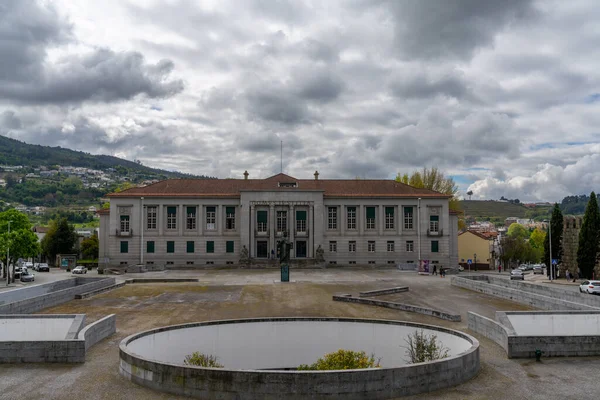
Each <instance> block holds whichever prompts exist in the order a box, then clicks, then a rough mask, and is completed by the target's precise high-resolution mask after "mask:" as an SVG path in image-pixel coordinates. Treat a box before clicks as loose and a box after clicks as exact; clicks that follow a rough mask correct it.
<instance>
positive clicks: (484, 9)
mask: <svg viewBox="0 0 600 400" xmlns="http://www.w3.org/2000/svg"><path fill="white" fill-rule="evenodd" d="M388 4H389V7H391V10H392V13H393V15H394V20H395V37H396V44H397V46H398V49H399V51H400V52H401V56H402V57H403V58H408V59H412V58H424V59H429V58H452V59H468V58H470V57H471V56H472V55H473V53H474V52H475V51H476V50H477V49H478V48H481V47H484V46H489V45H491V44H493V41H494V37H495V35H496V34H497V33H498V32H499V31H501V30H503V29H505V28H506V27H507V26H508V25H510V24H511V23H514V22H520V21H525V20H528V19H530V18H533V17H534V16H535V15H537V12H536V10H535V9H534V6H533V1H532V0H504V1H482V0H453V1H436V2H431V1H412V0H404V1H395V0H390V1H389V2H388Z"/></svg>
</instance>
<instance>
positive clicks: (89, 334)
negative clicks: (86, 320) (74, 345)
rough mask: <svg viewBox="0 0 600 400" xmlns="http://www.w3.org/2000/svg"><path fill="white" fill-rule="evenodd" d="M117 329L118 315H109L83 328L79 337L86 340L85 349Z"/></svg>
mask: <svg viewBox="0 0 600 400" xmlns="http://www.w3.org/2000/svg"><path fill="white" fill-rule="evenodd" d="M116 331H117V316H116V315H115V314H110V315H107V316H106V317H104V318H102V319H99V320H98V321H96V322H93V323H91V324H89V325H88V326H86V327H85V328H83V329H82V330H81V332H79V335H78V336H77V337H78V338H79V339H83V340H84V341H85V350H86V351H87V350H88V349H89V348H90V347H92V346H93V345H95V344H96V343H98V342H99V341H101V340H102V339H105V338H107V337H109V336H110V335H112V334H113V333H115V332H116Z"/></svg>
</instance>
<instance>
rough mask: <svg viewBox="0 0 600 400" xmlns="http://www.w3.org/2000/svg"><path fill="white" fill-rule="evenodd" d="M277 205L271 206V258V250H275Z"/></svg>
mask: <svg viewBox="0 0 600 400" xmlns="http://www.w3.org/2000/svg"><path fill="white" fill-rule="evenodd" d="M276 218H277V215H275V204H273V203H271V204H270V205H269V257H270V256H271V249H273V250H275V219H276Z"/></svg>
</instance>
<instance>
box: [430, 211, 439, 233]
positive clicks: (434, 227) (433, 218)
mask: <svg viewBox="0 0 600 400" xmlns="http://www.w3.org/2000/svg"><path fill="white" fill-rule="evenodd" d="M439 229H440V217H438V216H437V215H430V216H429V232H439Z"/></svg>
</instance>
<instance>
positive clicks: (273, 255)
mask: <svg viewBox="0 0 600 400" xmlns="http://www.w3.org/2000/svg"><path fill="white" fill-rule="evenodd" d="M274 259H275V250H274V249H271V260H274Z"/></svg>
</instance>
